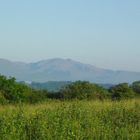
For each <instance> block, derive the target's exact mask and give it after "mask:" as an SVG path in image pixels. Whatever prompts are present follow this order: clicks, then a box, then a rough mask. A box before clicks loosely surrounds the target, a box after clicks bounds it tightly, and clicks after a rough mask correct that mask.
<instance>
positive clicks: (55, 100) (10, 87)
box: [0, 76, 140, 140]
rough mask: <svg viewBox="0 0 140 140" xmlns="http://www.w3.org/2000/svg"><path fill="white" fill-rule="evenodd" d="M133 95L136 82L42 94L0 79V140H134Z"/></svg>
mask: <svg viewBox="0 0 140 140" xmlns="http://www.w3.org/2000/svg"><path fill="white" fill-rule="evenodd" d="M139 97H140V82H139V81H137V82H134V83H133V84H131V85H129V84H128V83H121V84H118V85H115V86H113V87H111V88H110V89H104V88H103V87H100V86H99V85H97V84H93V83H89V82H86V81H77V82H74V83H71V84H69V85H67V86H65V87H64V88H62V89H60V90H59V91H58V92H48V91H47V90H36V89H32V88H31V87H29V86H28V85H26V84H21V83H18V82H16V80H15V78H11V77H10V78H6V77H5V76H0V140H94V139H95V140H96V139H97V140H98V139H99V140H125V139H126V140H128V139H129V140H139V138H140V99H139Z"/></svg>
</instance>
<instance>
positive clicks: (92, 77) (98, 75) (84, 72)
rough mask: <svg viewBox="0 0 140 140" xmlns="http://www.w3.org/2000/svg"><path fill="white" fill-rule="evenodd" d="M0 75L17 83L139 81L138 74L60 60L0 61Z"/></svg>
mask: <svg viewBox="0 0 140 140" xmlns="http://www.w3.org/2000/svg"><path fill="white" fill-rule="evenodd" d="M0 74H2V75H6V76H12V77H15V78H16V79H17V80H18V81H29V82H32V81H35V82H47V81H76V80H86V81H90V82H95V83H111V84H116V83H121V82H128V83H131V82H133V81H137V80H140V72H131V71H113V70H109V69H102V68H98V67H95V66H93V65H89V64H84V63H81V62H78V61H74V60H71V59H61V58H54V59H48V60H42V61H38V62H35V63H23V62H13V61H9V60H6V59H0Z"/></svg>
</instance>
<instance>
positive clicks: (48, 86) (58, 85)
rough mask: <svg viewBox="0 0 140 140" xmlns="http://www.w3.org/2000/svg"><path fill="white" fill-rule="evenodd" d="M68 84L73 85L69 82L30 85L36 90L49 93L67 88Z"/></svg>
mask: <svg viewBox="0 0 140 140" xmlns="http://www.w3.org/2000/svg"><path fill="white" fill-rule="evenodd" d="M68 84H71V82H69V81H48V82H44V83H38V82H32V83H31V84H29V85H30V86H31V87H32V88H35V89H47V90H48V91H59V90H60V89H61V88H63V87H65V86H66V85H68Z"/></svg>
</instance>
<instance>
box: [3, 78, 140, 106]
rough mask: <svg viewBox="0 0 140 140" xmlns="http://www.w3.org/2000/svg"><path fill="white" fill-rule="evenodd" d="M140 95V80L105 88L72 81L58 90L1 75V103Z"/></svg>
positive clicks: (117, 97) (102, 98)
mask: <svg viewBox="0 0 140 140" xmlns="http://www.w3.org/2000/svg"><path fill="white" fill-rule="evenodd" d="M139 96H140V81H136V82H133V83H132V84H131V85H129V84H128V83H120V84H117V85H114V86H112V87H110V88H109V89H105V88H103V87H102V86H99V85H97V84H93V83H90V82H88V81H76V82H72V83H70V84H68V85H66V86H64V87H63V88H62V89H60V90H59V91H57V92H49V91H47V90H42V89H40V90H38V89H33V88H31V87H30V86H28V85H26V84H24V83H18V82H16V79H15V78H13V77H8V78H7V77H6V76H3V75H0V103H1V104H6V103H19V102H25V103H37V102H41V101H44V100H48V99H60V100H73V99H79V100H84V99H86V100H94V99H99V100H104V99H111V100H121V99H130V98H137V97H139Z"/></svg>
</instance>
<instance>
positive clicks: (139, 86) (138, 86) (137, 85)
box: [131, 81, 140, 94]
mask: <svg viewBox="0 0 140 140" xmlns="http://www.w3.org/2000/svg"><path fill="white" fill-rule="evenodd" d="M131 87H132V89H133V90H134V92H136V93H138V94H140V81H136V82H133V83H132V86H131Z"/></svg>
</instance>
